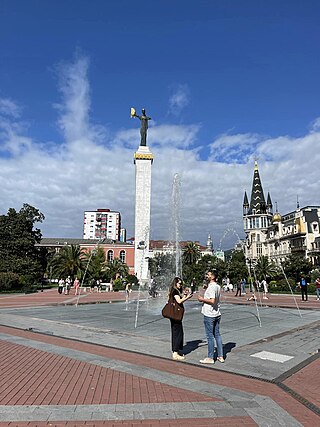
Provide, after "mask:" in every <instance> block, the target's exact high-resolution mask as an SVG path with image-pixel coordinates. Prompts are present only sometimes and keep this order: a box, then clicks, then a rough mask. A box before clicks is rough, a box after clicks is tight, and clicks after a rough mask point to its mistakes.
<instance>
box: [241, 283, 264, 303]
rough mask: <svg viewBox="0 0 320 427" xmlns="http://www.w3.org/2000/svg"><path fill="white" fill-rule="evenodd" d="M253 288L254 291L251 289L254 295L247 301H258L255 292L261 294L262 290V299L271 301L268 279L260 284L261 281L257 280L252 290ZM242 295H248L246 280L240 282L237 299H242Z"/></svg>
mask: <svg viewBox="0 0 320 427" xmlns="http://www.w3.org/2000/svg"><path fill="white" fill-rule="evenodd" d="M251 287H253V289H251V291H252V295H251V296H250V297H249V298H247V301H252V300H256V296H255V292H259V291H260V289H261V290H262V298H263V299H269V298H268V296H267V294H268V283H267V281H266V279H263V280H261V282H259V280H255V281H254V282H253V284H252V286H250V288H251ZM242 294H244V295H246V279H242V280H239V281H238V283H237V292H236V293H235V297H237V296H239V297H241V295H242Z"/></svg>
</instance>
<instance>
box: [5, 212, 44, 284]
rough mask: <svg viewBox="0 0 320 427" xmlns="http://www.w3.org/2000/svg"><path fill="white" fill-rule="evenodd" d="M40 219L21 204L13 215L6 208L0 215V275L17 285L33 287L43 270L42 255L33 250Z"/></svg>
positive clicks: (38, 213)
mask: <svg viewBox="0 0 320 427" xmlns="http://www.w3.org/2000/svg"><path fill="white" fill-rule="evenodd" d="M43 220H44V215H43V214H42V213H41V212H40V211H39V210H38V209H36V208H34V207H32V206H30V205H28V204H24V205H23V207H22V208H21V209H20V211H19V212H17V211H16V210H15V209H13V208H10V209H9V210H8V213H7V215H0V272H2V273H14V274H17V275H18V276H19V285H18V286H21V284H22V283H23V282H26V281H31V282H35V283H37V282H38V281H39V280H40V279H41V277H42V275H43V273H44V271H45V267H46V256H45V255H46V251H44V250H43V249H41V248H38V247H36V246H35V244H36V243H40V240H41V231H40V230H39V229H38V228H34V225H35V223H37V222H42V221H43Z"/></svg>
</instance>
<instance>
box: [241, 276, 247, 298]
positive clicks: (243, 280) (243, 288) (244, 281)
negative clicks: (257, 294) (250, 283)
mask: <svg viewBox="0 0 320 427" xmlns="http://www.w3.org/2000/svg"><path fill="white" fill-rule="evenodd" d="M246 284H247V282H246V279H245V278H243V279H242V281H241V287H242V289H241V290H242V293H243V294H246Z"/></svg>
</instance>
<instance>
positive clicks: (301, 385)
mask: <svg viewBox="0 0 320 427" xmlns="http://www.w3.org/2000/svg"><path fill="white" fill-rule="evenodd" d="M283 383H284V384H285V385H287V386H288V387H290V388H291V389H292V390H294V391H295V392H297V393H298V394H299V395H300V396H302V397H304V398H305V399H307V400H309V402H311V403H313V404H314V405H316V406H318V407H320V359H317V360H315V361H314V362H312V363H310V364H309V365H307V366H305V367H304V368H302V369H301V370H300V371H299V372H297V373H296V374H294V375H292V376H291V377H289V378H287V379H286V380H285V381H283ZM310 385H312V387H310ZM319 424H320V422H319Z"/></svg>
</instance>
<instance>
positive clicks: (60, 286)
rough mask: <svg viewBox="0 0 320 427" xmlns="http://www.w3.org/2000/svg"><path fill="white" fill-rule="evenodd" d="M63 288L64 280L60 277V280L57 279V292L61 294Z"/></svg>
mask: <svg viewBox="0 0 320 427" xmlns="http://www.w3.org/2000/svg"><path fill="white" fill-rule="evenodd" d="M63 288H64V280H63V279H62V278H61V279H60V280H59V283H58V292H59V294H60V295H61V294H62V292H63Z"/></svg>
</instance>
